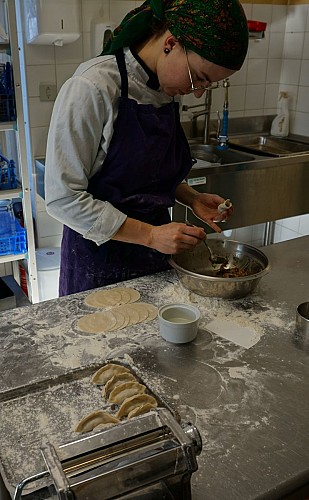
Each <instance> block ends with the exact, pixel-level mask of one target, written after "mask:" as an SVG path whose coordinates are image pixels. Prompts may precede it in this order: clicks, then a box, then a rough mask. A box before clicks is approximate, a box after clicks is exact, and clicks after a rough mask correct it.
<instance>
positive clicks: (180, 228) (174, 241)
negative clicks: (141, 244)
mask: <svg viewBox="0 0 309 500" xmlns="http://www.w3.org/2000/svg"><path fill="white" fill-rule="evenodd" d="M205 238H206V233H205V231H204V229H203V228H201V227H194V226H187V224H183V223H179V222H171V223H170V224H164V225H163V226H152V230H151V236H150V242H149V245H147V246H149V247H150V248H154V249H155V250H158V251H159V252H161V253H165V254H177V253H181V252H183V251H184V250H189V251H191V250H194V248H195V247H196V245H198V244H199V243H201V240H204V239H205Z"/></svg>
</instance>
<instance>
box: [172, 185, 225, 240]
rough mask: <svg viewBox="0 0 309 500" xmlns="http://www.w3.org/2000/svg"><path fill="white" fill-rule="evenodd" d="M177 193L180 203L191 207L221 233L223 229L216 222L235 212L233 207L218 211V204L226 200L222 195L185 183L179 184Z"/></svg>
mask: <svg viewBox="0 0 309 500" xmlns="http://www.w3.org/2000/svg"><path fill="white" fill-rule="evenodd" d="M176 195H177V200H178V201H179V202H180V203H183V204H184V205H187V206H188V207H190V208H191V210H192V212H193V213H194V215H196V217H198V218H199V219H201V220H202V221H204V222H206V224H208V225H209V226H210V227H212V228H213V229H214V230H215V231H216V232H217V233H221V231H222V229H221V228H220V227H219V226H217V224H216V222H219V221H222V220H227V219H229V218H230V217H231V215H232V214H233V208H232V207H231V208H229V209H228V210H225V211H224V212H221V213H220V212H219V211H218V206H219V205H220V204H221V203H224V201H225V200H224V198H222V196H218V195H217V194H209V193H199V192H198V191H196V190H195V189H193V188H192V187H190V186H188V185H187V184H185V183H182V184H180V185H179V186H178V188H177V190H176Z"/></svg>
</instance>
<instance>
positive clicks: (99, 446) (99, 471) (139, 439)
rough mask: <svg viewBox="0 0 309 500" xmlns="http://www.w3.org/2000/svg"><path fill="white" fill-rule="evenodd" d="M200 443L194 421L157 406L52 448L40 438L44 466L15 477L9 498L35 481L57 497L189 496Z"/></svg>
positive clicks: (137, 499) (146, 499) (147, 499)
mask: <svg viewBox="0 0 309 500" xmlns="http://www.w3.org/2000/svg"><path fill="white" fill-rule="evenodd" d="M201 448H202V442H201V437H200V434H199V432H198V430H197V429H196V427H195V426H194V425H192V424H190V423H182V424H180V423H178V421H177V420H176V418H175V417H174V416H173V414H172V413H171V412H170V411H169V410H167V409H166V408H158V409H156V410H152V411H151V412H149V413H147V414H144V415H141V416H139V417H136V418H133V419H131V420H127V421H125V422H121V423H119V424H116V425H112V426H109V427H106V428H104V429H103V430H100V431H99V432H97V433H91V434H90V433H88V434H83V435H82V436H81V437H79V438H78V439H77V440H75V441H72V442H69V443H67V444H63V445H60V446H58V447H55V446H53V445H52V444H50V443H46V444H45V445H44V446H42V447H41V452H42V455H43V458H44V462H45V464H46V470H45V471H43V472H41V473H40V474H37V475H36V476H32V477H29V478H27V479H25V480H23V481H21V482H20V483H19V484H18V485H17V487H16V491H15V496H14V500H19V499H21V495H22V494H23V490H24V488H25V487H26V486H27V487H28V486H29V485H30V483H38V482H41V485H42V483H44V482H45V488H49V491H51V489H52V490H53V495H54V496H52V498H59V499H61V500H73V499H74V500H97V499H98V498H100V500H107V499H122V500H133V499H134V500H155V499H158V500H159V499H162V498H164V499H170V500H173V499H174V500H176V499H177V500H181V499H183V500H186V499H190V498H191V484H190V481H191V475H192V473H193V472H194V471H196V470H197V467H198V466H197V461H196V456H197V455H198V454H199V453H200V452H201ZM31 489H32V488H31ZM34 495H35V492H34ZM34 498H35V497H34ZM44 498H45V497H44Z"/></svg>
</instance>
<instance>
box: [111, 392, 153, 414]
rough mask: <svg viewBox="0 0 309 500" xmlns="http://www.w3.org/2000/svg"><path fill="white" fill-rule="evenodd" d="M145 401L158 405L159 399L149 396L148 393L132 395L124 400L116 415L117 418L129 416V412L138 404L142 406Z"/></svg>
mask: <svg viewBox="0 0 309 500" xmlns="http://www.w3.org/2000/svg"><path fill="white" fill-rule="evenodd" d="M144 403H152V404H153V405H154V406H157V401H156V400H155V398H154V397H152V396H149V395H148V394H138V395H137V396H131V397H130V398H127V399H125V400H124V402H123V403H122V405H121V406H120V408H119V410H118V412H117V414H116V416H117V418H123V417H127V416H128V415H129V413H130V412H131V411H132V410H134V408H136V407H137V406H141V405H142V404H144Z"/></svg>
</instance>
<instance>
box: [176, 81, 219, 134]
mask: <svg viewBox="0 0 309 500" xmlns="http://www.w3.org/2000/svg"><path fill="white" fill-rule="evenodd" d="M211 101H212V90H207V91H206V93H205V101H204V102H203V103H202V104H196V105H195V106H186V105H184V106H183V107H182V109H183V111H188V110H189V109H192V108H200V107H201V106H203V107H204V109H202V110H201V111H193V112H192V114H191V133H190V134H191V137H197V134H198V132H197V119H198V117H199V116H204V117H205V121H204V127H203V144H209V143H210V110H211Z"/></svg>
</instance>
